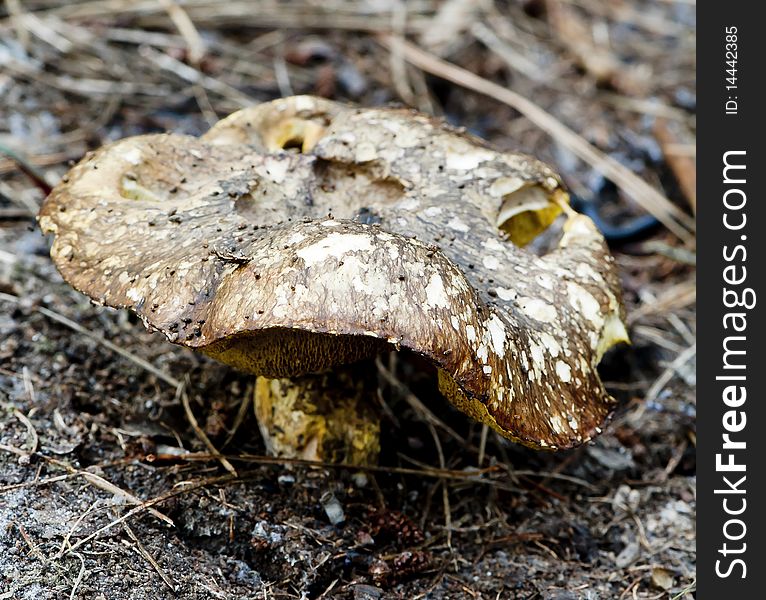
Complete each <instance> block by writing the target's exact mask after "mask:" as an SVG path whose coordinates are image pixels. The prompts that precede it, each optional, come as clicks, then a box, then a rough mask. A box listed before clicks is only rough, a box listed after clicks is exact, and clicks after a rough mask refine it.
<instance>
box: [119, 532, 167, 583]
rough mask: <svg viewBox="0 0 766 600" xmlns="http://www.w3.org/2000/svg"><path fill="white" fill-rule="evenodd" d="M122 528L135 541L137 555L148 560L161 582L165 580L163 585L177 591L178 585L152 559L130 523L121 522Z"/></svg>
mask: <svg viewBox="0 0 766 600" xmlns="http://www.w3.org/2000/svg"><path fill="white" fill-rule="evenodd" d="M122 528H123V529H124V530H125V533H127V534H128V537H130V539H132V540H133V542H135V544H136V545H135V547H134V548H135V550H136V553H137V554H138V555H139V556H142V557H143V558H145V559H146V562H148V563H149V564H150V565H151V566H152V568H153V569H154V570H155V571H157V574H158V575H159V576H160V578H161V579H162V581H163V582H165V585H166V586H168V587H169V588H170V591H172V592H176V591H178V586H177V585H176V583H175V582H174V581H173V580H172V579H171V578H170V577H169V576H168V575H167V574H166V573H165V571H163V570H162V568H161V567H160V565H159V563H158V562H157V561H156V560H155V559H154V557H153V556H152V555H151V554H149V551H148V550H147V549H146V548H144V545H143V544H142V543H141V540H139V539H138V536H137V535H136V534H135V533H134V531H133V530H132V529H131V528H130V525H128V524H127V523H123V524H122Z"/></svg>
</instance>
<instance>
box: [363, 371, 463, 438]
mask: <svg viewBox="0 0 766 600" xmlns="http://www.w3.org/2000/svg"><path fill="white" fill-rule="evenodd" d="M375 365H376V366H377V368H378V372H379V373H380V374H381V375H382V376H383V379H385V380H386V381H387V382H388V383H389V384H390V385H391V386H392V387H394V388H396V389H397V390H399V392H400V393H401V394H402V396H403V397H404V400H405V401H406V402H407V404H409V405H410V406H411V407H412V409H413V410H414V411H415V412H416V413H417V414H418V415H419V416H420V417H421V418H422V419H423V420H424V421H425V422H426V423H428V424H430V425H435V426H437V427H438V428H439V429H441V430H442V431H444V432H445V433H446V434H447V435H449V436H450V437H452V438H453V439H454V440H456V441H457V442H459V443H460V444H462V445H463V446H465V447H466V448H470V449H471V450H474V451H478V449H477V448H474V447H473V446H472V445H471V444H469V443H468V442H467V441H466V439H465V438H464V437H463V436H462V435H460V434H459V433H458V432H457V431H455V430H454V429H452V427H450V426H449V425H447V424H446V423H445V422H444V421H442V420H441V419H440V418H439V417H437V416H436V415H435V414H434V413H433V411H431V409H429V408H428V407H427V406H426V405H425V404H423V402H422V401H421V400H420V398H418V397H417V396H416V395H415V394H413V393H412V392H411V391H410V390H409V388H408V387H407V386H406V385H404V384H403V383H402V382H401V381H399V380H398V379H397V378H396V377H395V376H394V375H393V373H391V371H389V370H388V369H386V367H384V366H383V362H382V361H381V360H380V358H376V359H375Z"/></svg>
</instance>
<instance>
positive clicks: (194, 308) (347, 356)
mask: <svg viewBox="0 0 766 600" xmlns="http://www.w3.org/2000/svg"><path fill="white" fill-rule="evenodd" d="M285 147H287V148H288V149H287V150H286V149H285ZM290 147H293V148H298V149H300V150H301V151H300V152H298V151H295V150H290V149H289V148H290ZM566 198H567V197H566V193H565V192H564V191H563V189H562V187H561V183H560V181H559V178H558V177H557V176H556V174H555V173H554V172H553V171H552V170H551V169H550V168H549V167H548V166H546V165H544V164H543V163H541V162H540V161H538V160H535V159H533V158H530V157H528V156H525V155H522V154H517V153H508V152H506V153H502V152H498V151H495V150H493V149H491V148H489V147H487V146H486V145H485V144H484V143H483V142H481V141H480V140H478V139H476V138H473V137H471V136H469V135H467V134H465V133H464V132H462V131H460V130H456V129H454V128H450V127H448V126H446V125H444V124H443V123H441V122H439V121H437V120H434V119H433V118H430V117H427V116H424V115H421V114H418V113H415V112H413V111H410V110H402V109H360V108H353V107H348V106H345V105H341V104H338V103H335V102H331V101H327V100H323V99H319V98H313V97H308V96H297V97H292V98H285V99H282V100H277V101H274V102H271V103H266V104H263V105H259V106H255V107H252V108H247V109H244V110H242V111H239V112H237V113H234V114H233V115H231V116H230V117H228V118H226V119H224V120H223V121H221V122H220V123H218V124H217V125H216V126H214V127H213V128H212V129H211V130H210V131H209V132H208V133H207V134H206V135H204V136H202V137H201V138H195V137H190V136H184V135H175V134H159V135H145V136H138V137H131V138H127V139H124V140H121V141H118V142H115V143H113V144H110V145H108V146H105V147H103V148H101V149H99V150H97V151H96V152H92V153H89V154H88V155H87V156H86V157H85V158H84V159H83V160H82V161H81V162H80V163H79V164H78V165H76V166H75V167H73V168H72V170H71V171H70V172H69V173H68V174H67V176H66V177H65V178H64V179H63V180H62V182H61V183H60V184H59V185H58V186H56V188H55V189H54V190H53V192H52V193H51V194H50V196H49V197H48V198H47V199H46V201H45V204H44V206H43V207H42V210H41V211H40V215H39V222H40V225H41V227H42V229H43V231H44V232H46V233H53V234H55V240H54V242H53V246H52V250H51V256H52V257H53V260H54V261H55V263H56V265H57V267H58V269H59V270H60V272H61V273H62V275H63V277H64V278H65V279H66V280H67V281H68V282H69V283H70V284H71V285H73V286H74V287H75V288H76V289H78V290H80V291H81V292H83V293H85V294H87V295H88V296H90V297H91V298H92V299H93V300H94V301H96V302H98V303H100V304H105V305H108V306H112V307H120V308H122V307H127V308H131V309H132V310H134V311H135V312H136V313H137V314H138V315H139V316H140V318H141V319H142V320H143V322H144V323H145V324H146V326H147V327H149V328H151V329H155V330H158V331H161V332H162V333H163V334H164V335H165V336H166V337H167V338H168V339H169V340H170V341H171V342H174V343H177V344H181V345H183V346H187V347H190V348H193V349H196V350H200V351H202V352H204V353H205V354H207V355H209V356H212V357H214V358H216V359H218V360H220V361H222V362H224V363H227V364H230V365H233V366H234V367H237V368H240V369H243V370H245V371H249V372H252V373H256V374H261V375H265V376H267V377H271V378H277V377H292V376H297V375H300V374H304V373H311V372H317V371H320V370H322V369H326V368H330V367H332V366H334V365H338V364H347V363H350V362H353V361H356V360H360V359H364V358H367V357H370V356H372V355H374V354H376V353H378V352H381V351H384V350H386V349H391V348H395V349H402V348H404V349H407V350H410V351H412V352H415V353H417V354H419V355H422V356H423V357H426V358H427V359H429V360H430V361H431V362H432V363H433V364H434V365H435V366H436V367H438V369H439V380H440V389H441V390H442V392H443V393H444V394H445V395H446V396H447V397H448V398H449V399H450V400H451V401H452V402H453V404H455V405H456V406H457V407H458V408H459V409H460V410H462V411H464V412H466V413H467V414H469V415H470V416H472V417H473V418H475V419H477V420H479V421H481V422H483V423H486V424H488V425H490V426H491V427H492V428H494V429H495V430H496V431H498V432H499V433H500V434H502V435H503V436H505V437H508V438H510V439H512V440H514V441H518V442H521V443H524V444H526V445H529V446H532V447H536V448H548V449H559V448H569V447H572V446H576V445H579V444H580V443H582V442H584V441H587V440H589V439H590V438H591V437H592V436H594V435H595V434H596V433H600V427H601V426H602V425H603V423H604V421H605V419H606V418H607V417H608V415H609V413H610V411H611V409H612V407H613V404H614V401H613V400H612V399H611V398H610V397H609V395H608V394H607V392H606V391H605V389H604V387H603V384H602V382H601V380H600V379H599V376H598V373H597V371H596V366H597V364H598V363H599V361H600V360H601V357H602V355H603V353H604V351H605V350H606V349H607V348H608V347H609V346H611V345H613V344H615V343H617V342H619V341H623V340H626V339H627V334H626V331H625V327H624V325H623V316H624V315H623V308H622V305H621V301H620V294H619V282H618V278H617V276H616V273H615V269H614V263H613V259H612V257H611V256H610V255H609V252H608V250H607V248H606V245H605V242H604V240H603V238H602V236H601V235H600V233H599V232H598V231H597V229H596V227H595V226H594V225H593V223H592V222H591V221H590V219H588V218H587V217H586V216H583V215H578V214H575V213H571V212H569V211H568V218H567V221H566V223H565V225H564V233H563V235H562V236H561V239H560V240H559V242H558V246H557V247H556V248H555V249H553V250H552V251H550V252H548V253H547V254H545V255H543V256H537V255H536V254H534V253H532V252H530V251H528V250H526V249H524V248H522V247H520V245H521V244H523V243H525V242H526V241H529V239H532V238H533V237H534V236H535V235H536V234H537V233H538V232H539V230H540V229H542V228H544V227H546V226H547V225H548V223H549V222H550V221H551V220H552V218H553V217H555V215H556V214H557V213H558V212H559V211H560V206H561V204H562V202H564V201H565V200H566ZM512 240H515V241H516V242H517V243H518V244H519V245H517V244H516V243H513V241H512Z"/></svg>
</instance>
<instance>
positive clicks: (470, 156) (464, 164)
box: [446, 148, 494, 171]
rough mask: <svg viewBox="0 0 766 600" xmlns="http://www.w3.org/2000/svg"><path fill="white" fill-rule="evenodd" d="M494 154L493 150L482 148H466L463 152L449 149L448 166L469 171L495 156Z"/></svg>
mask: <svg viewBox="0 0 766 600" xmlns="http://www.w3.org/2000/svg"><path fill="white" fill-rule="evenodd" d="M493 156H494V153H493V152H490V151H488V150H481V149H473V150H468V148H466V149H465V150H464V151H463V152H460V151H457V152H456V151H454V150H448V151H447V156H446V158H447V168H448V169H455V170H458V171H468V170H469V169H475V168H476V167H478V166H479V165H480V164H481V163H483V162H484V161H485V160H490V159H491V158H493Z"/></svg>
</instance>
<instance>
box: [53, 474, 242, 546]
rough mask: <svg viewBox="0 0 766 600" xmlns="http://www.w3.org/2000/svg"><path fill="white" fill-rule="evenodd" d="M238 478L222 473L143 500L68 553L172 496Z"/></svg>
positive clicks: (81, 541)
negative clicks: (219, 475)
mask: <svg viewBox="0 0 766 600" xmlns="http://www.w3.org/2000/svg"><path fill="white" fill-rule="evenodd" d="M235 479H236V478H234V477H232V476H231V475H222V476H221V477H212V478H209V479H202V480H198V481H194V482H190V483H189V484H188V485H185V486H183V487H180V488H176V489H172V490H170V491H168V492H165V493H164V494H161V495H159V496H156V497H155V498H152V499H151V500H147V501H146V502H142V503H141V505H140V506H136V507H135V508H131V509H130V510H129V511H128V512H126V513H125V514H124V515H122V516H121V517H118V518H116V519H115V520H114V521H111V522H109V523H107V524H106V525H104V526H103V527H99V528H98V529H97V530H96V531H94V532H93V533H91V534H90V535H88V536H86V537H84V538H82V539H81V540H78V541H77V542H75V543H74V544H72V545H71V546H70V547H69V548H68V549H67V550H66V554H71V553H72V552H74V551H75V550H77V549H78V548H80V547H82V546H84V545H85V544H87V543H89V542H90V541H92V540H94V539H95V538H97V537H98V536H100V535H101V534H102V533H105V532H106V531H109V530H111V529H113V528H115V527H116V526H117V525H119V524H120V523H124V522H125V521H127V520H128V519H130V518H131V517H133V516H135V515H137V514H139V513H141V512H143V511H145V510H149V509H150V508H152V507H153V506H155V505H156V504H160V503H161V502H165V501H166V500H169V499H170V498H173V497H175V496H179V495H181V494H185V493H187V492H191V491H194V490H197V489H199V488H202V487H205V486H208V485H215V484H219V483H227V482H230V481H233V480H235Z"/></svg>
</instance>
